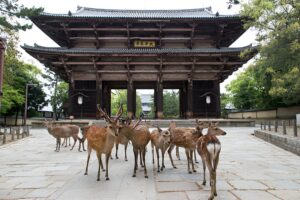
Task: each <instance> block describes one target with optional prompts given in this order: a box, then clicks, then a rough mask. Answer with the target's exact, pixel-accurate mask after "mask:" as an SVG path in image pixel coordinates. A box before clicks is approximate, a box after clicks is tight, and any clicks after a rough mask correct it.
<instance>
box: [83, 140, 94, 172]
mask: <svg viewBox="0 0 300 200" xmlns="http://www.w3.org/2000/svg"><path fill="white" fill-rule="evenodd" d="M91 152H92V148H91V147H89V146H88V157H87V161H86V167H85V173H84V175H87V174H88V167H89V162H90V156H91Z"/></svg>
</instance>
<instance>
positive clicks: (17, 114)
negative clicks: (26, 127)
mask: <svg viewBox="0 0 300 200" xmlns="http://www.w3.org/2000/svg"><path fill="white" fill-rule="evenodd" d="M18 116H19V108H17V113H16V118H15V126H18Z"/></svg>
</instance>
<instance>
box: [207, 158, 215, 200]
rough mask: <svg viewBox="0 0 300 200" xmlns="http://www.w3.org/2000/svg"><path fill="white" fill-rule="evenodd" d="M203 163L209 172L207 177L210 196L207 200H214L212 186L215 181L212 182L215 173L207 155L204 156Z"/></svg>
mask: <svg viewBox="0 0 300 200" xmlns="http://www.w3.org/2000/svg"><path fill="white" fill-rule="evenodd" d="M205 163H206V166H207V168H208V171H209V176H210V187H211V189H210V196H209V198H208V199H209V200H212V199H214V196H215V195H214V190H215V189H214V186H215V181H214V177H215V172H214V170H213V167H212V160H211V156H210V154H209V153H207V154H206V160H205Z"/></svg>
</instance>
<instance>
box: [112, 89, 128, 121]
mask: <svg viewBox="0 0 300 200" xmlns="http://www.w3.org/2000/svg"><path fill="white" fill-rule="evenodd" d="M110 95H111V100H110V110H111V112H110V113H111V116H112V117H115V116H116V115H117V112H118V110H119V108H120V105H121V104H122V105H123V114H122V117H126V116H127V89H112V90H111V91H110Z"/></svg>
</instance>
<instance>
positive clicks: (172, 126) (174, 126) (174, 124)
mask: <svg viewBox="0 0 300 200" xmlns="http://www.w3.org/2000/svg"><path fill="white" fill-rule="evenodd" d="M196 123H198V119H196ZM169 128H170V129H172V128H173V129H174V128H177V126H176V123H175V122H174V121H171V122H170V125H169ZM181 128H183V129H186V130H194V129H193V128H185V127H181ZM193 154H194V159H195V163H198V161H197V157H196V150H195V151H194V153H193ZM176 157H177V159H178V160H180V154H179V147H178V146H176Z"/></svg>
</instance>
